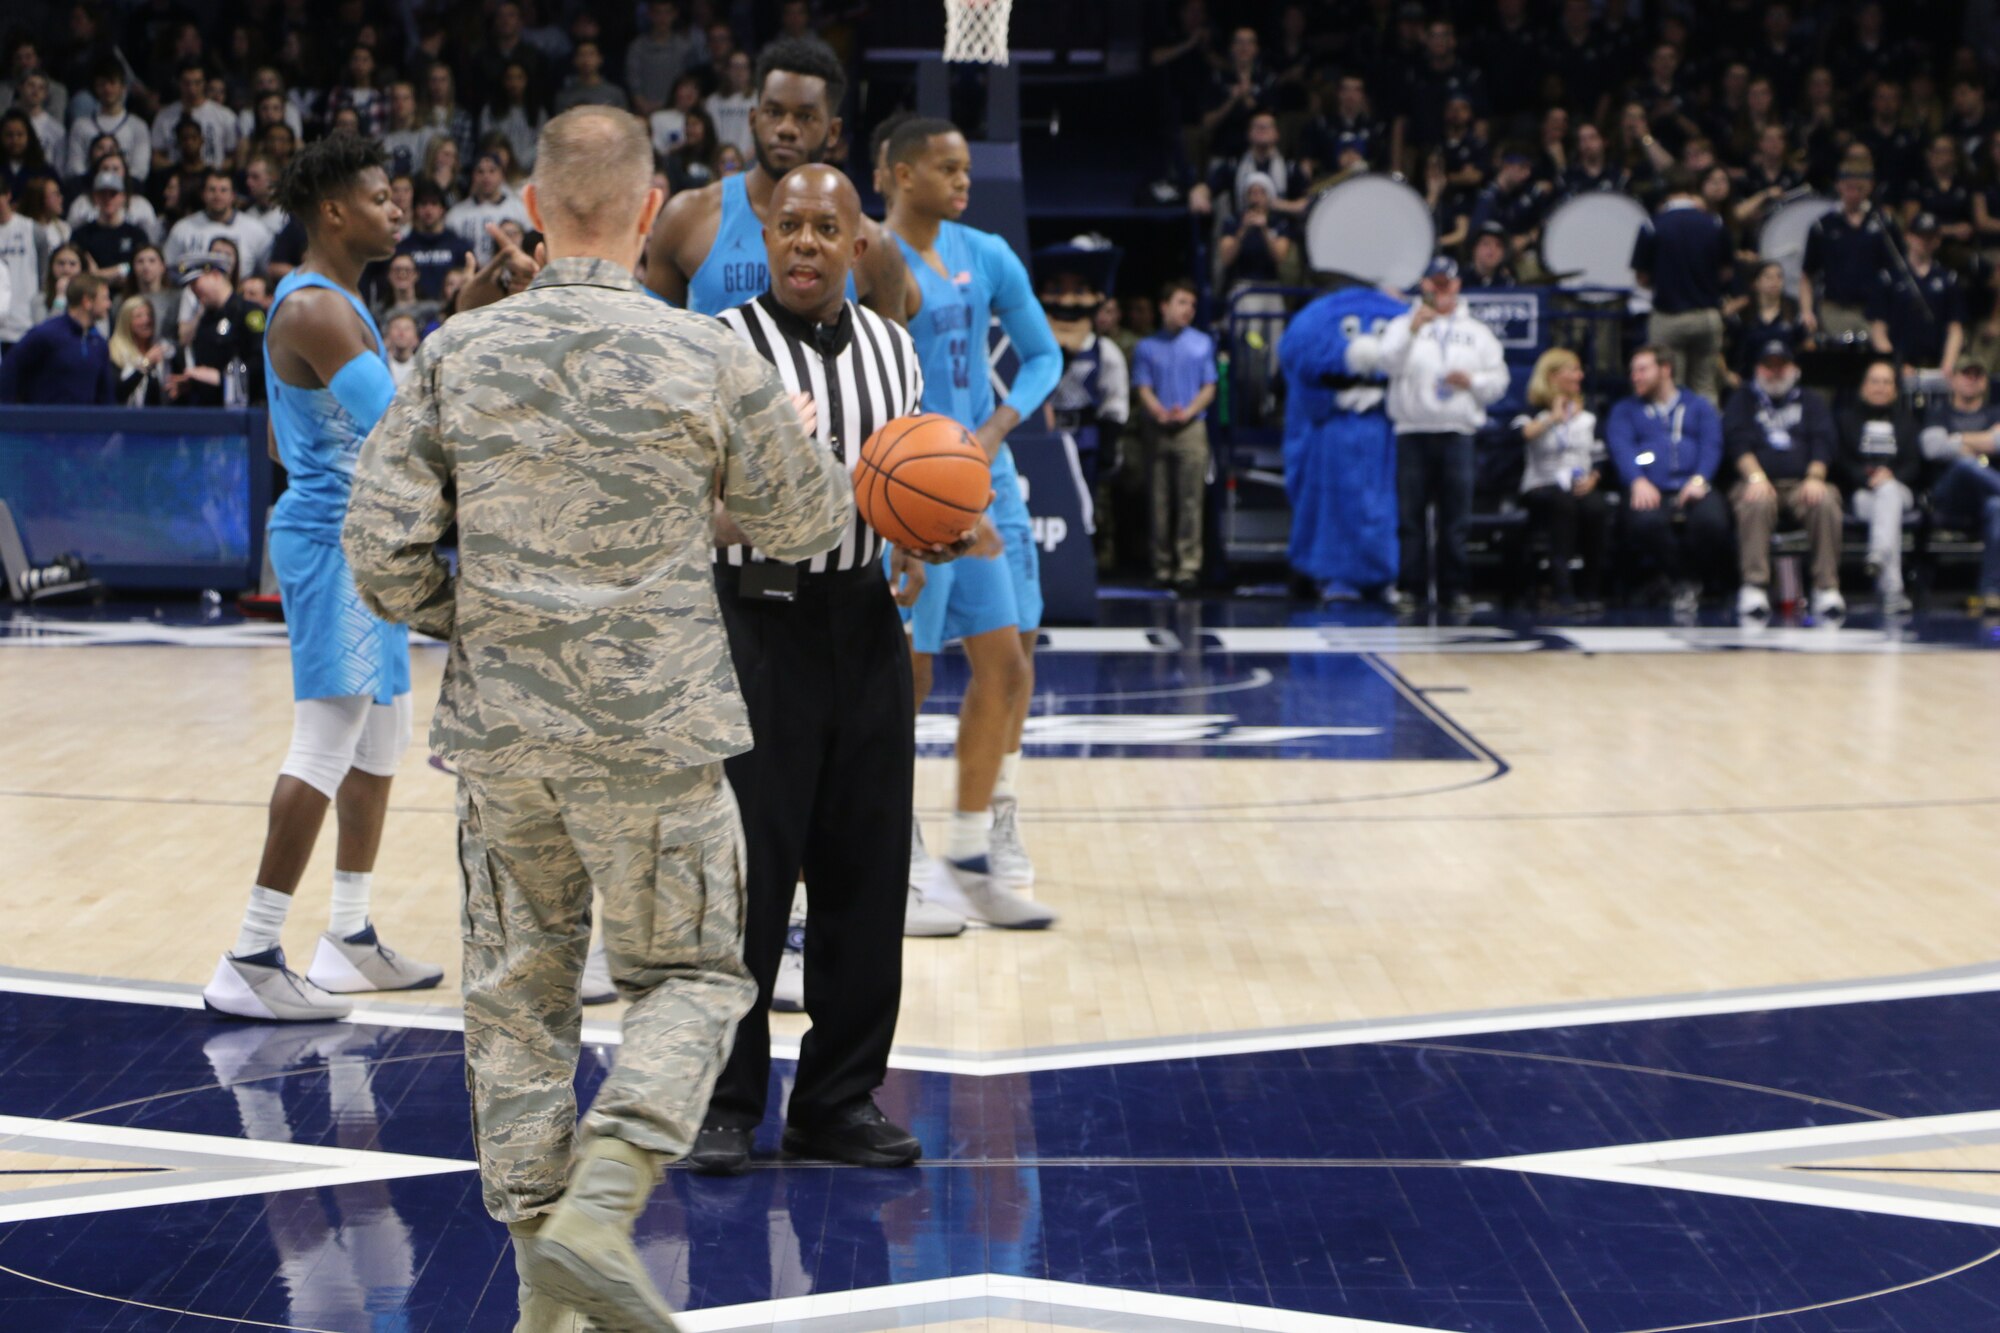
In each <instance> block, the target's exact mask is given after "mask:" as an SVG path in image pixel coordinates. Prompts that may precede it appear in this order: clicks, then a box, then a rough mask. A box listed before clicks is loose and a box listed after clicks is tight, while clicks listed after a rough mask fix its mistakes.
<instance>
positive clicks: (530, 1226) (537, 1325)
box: [507, 1216, 590, 1333]
mask: <svg viewBox="0 0 2000 1333" xmlns="http://www.w3.org/2000/svg"><path fill="white" fill-rule="evenodd" d="M542 1220H543V1219H542V1216H535V1217H529V1218H524V1219H523V1220H521V1221H519V1222H509V1223H508V1224H507V1234H508V1235H509V1236H512V1237H513V1238H514V1273H515V1276H516V1277H517V1279H518V1280H519V1282H520V1287H519V1290H517V1291H516V1292H515V1302H516V1304H518V1305H519V1306H520V1310H521V1314H520V1318H519V1319H517V1320H516V1321H515V1323H514V1333H590V1321H589V1320H587V1319H585V1318H584V1317H583V1316H582V1315H581V1314H579V1313H577V1312H576V1311H575V1310H572V1309H570V1308H569V1307H568V1306H567V1305H564V1304H563V1303H562V1302H561V1301H559V1300H556V1299H555V1298H554V1297H552V1296H545V1295H543V1294H542V1293H541V1292H539V1291H536V1290H535V1289H534V1288H533V1287H531V1286H529V1285H528V1279H527V1278H525V1277H522V1276H520V1275H521V1274H524V1273H526V1272H527V1271H528V1264H527V1256H528V1242H529V1241H530V1240H532V1239H534V1237H535V1234H536V1233H537V1232H539V1231H540V1230H541V1229H542Z"/></svg>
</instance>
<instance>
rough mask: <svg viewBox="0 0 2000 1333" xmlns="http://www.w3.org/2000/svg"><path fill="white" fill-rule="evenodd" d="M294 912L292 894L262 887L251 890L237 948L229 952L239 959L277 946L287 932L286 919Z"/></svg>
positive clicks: (239, 929) (237, 933) (238, 932)
mask: <svg viewBox="0 0 2000 1333" xmlns="http://www.w3.org/2000/svg"><path fill="white" fill-rule="evenodd" d="M291 910H292V895H291V894H289V893H279V892H278V891H277V890H276V889H267V888H265V887H264V886H263V885H262V884H259V885H258V886H257V887H256V888H254V889H252V890H250V903H249V905H248V906H247V907H245V908H244V909H243V924H242V925H240V926H238V927H237V928H236V947H235V948H233V949H231V950H230V951H229V952H230V953H232V954H234V955H236V956H237V957H238V958H248V957H250V956H251V955H252V954H259V953H263V952H264V951H265V950H266V949H275V948H277V947H278V941H279V939H280V938H281V937H282V936H283V935H284V933H285V917H286V916H287V915H288V914H289V913H290V912H291Z"/></svg>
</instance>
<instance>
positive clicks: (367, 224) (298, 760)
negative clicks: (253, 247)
mask: <svg viewBox="0 0 2000 1333" xmlns="http://www.w3.org/2000/svg"><path fill="white" fill-rule="evenodd" d="M279 197H280V200H281V202H282V206H283V207H284V208H285V209H286V211H287V212H289V213H290V214H291V215H292V216H293V217H295V218H298V219H299V220H300V221H301V222H302V223H303V224H304V226H305V229H306V236H307V242H306V255H305V262H304V263H303V264H301V265H300V266H299V267H298V268H296V269H294V270H293V271H292V272H291V273H289V274H287V275H286V276H285V279H284V281H282V282H280V283H279V284H278V290H277V292H276V295H275V297H274V299H273V300H272V302H271V312H270V324H269V332H268V333H267V334H266V336H265V340H264V362H265V367H264V373H265V376H266V379H267V382H268V386H269V390H270V393H269V397H270V422H271V433H272V443H273V447H274V451H275V453H276V455H277V457H278V458H279V460H280V461H281V462H283V463H284V465H285V471H286V472H287V474H288V475H289V477H290V486H289V488H288V489H287V490H286V491H285V494H284V495H283V496H282V497H281V498H280V499H279V501H278V504H277V507H276V509H275V511H274V512H273V514H272V517H271V524H270V536H269V543H270V553H271V564H272V567H273V568H274V569H275V570H276V571H277V575H278V586H279V589H280V591H281V592H282V594H283V598H284V607H285V621H286V625H287V628H288V630H289V633H290V637H291V650H292V694H293V698H294V700H295V701H296V702H295V703H294V705H293V710H294V711H293V722H292V744H291V750H290V752H289V753H288V754H287V755H286V756H285V762H284V765H283V766H282V767H281V768H280V769H279V777H278V782H277V786H276V788H275V789H274V790H273V791H272V793H271V808H270V821H269V827H268V830H267V833H266V835H265V840H264V852H263V858H262V860H261V862H260V863H259V865H258V869H257V886H256V887H255V888H254V889H252V890H251V891H250V902H249V906H248V907H247V908H246V910H245V912H244V916H243V923H242V926H241V929H240V930H239V932H238V934H237V939H236V944H235V947H234V948H232V949H231V950H230V951H229V952H228V953H226V954H224V955H223V956H222V959H221V961H220V962H218V963H217V964H216V968H215V975H214V977H213V979H211V980H210V982H209V983H208V986H207V987H206V988H205V989H204V990H203V992H202V998H203V999H204V1000H205V1001H206V1002H207V1005H208V1007H209V1008H210V1009H211V1010H214V1011H216V1012H218V1013H222V1014H227V1015H229V1016H231V1017H236V1018H252V1019H271V1020H279V1021H291V1022H324V1021H326V1020H329V1019H337V1018H341V1017H344V1016H345V1015H346V1014H347V1013H348V1012H349V1010H350V1008H351V1006H350V1003H349V1001H348V1000H347V999H346V998H344V997H345V995H347V994H351V993H354V992H360V991H385V990H412V989H418V988H422V987H427V986H435V985H437V983H438V981H439V979H440V978H441V977H443V975H444V969H443V968H441V967H438V966H437V965H435V964H432V963H419V962H416V961H414V960H412V959H408V958H404V957H402V956H401V955H399V954H397V953H396V952H395V951H394V950H392V949H390V948H388V947H387V946H386V945H384V944H383V943H382V942H381V940H380V938H379V937H378V936H377V935H376V933H375V926H374V923H373V922H372V921H371V920H370V919H369V914H368V908H369V896H370V888H371V880H372V877H373V872H374V869H375V854H376V851H377V849H378V847H379V846H380V845H381V841H382V822H383V819H384V817H385V815H386V814H387V812H388V806H389V784H390V780H391V779H392V778H393V777H394V776H395V773H396V768H397V765H398V763H399V761H400V760H401V759H402V756H403V752H404V750H405V749H407V748H408V746H409V743H410V647H409V635H408V633H407V631H405V630H404V629H403V627H402V626H400V625H389V624H386V623H384V622H383V621H380V620H377V619H376V618H375V617H374V616H373V615H371V614H370V613H369V611H368V609H367V608H366V607H365V606H363V605H362V604H361V598H360V596H359V594H358V593H356V591H355V588H354V578H353V575H352V574H351V573H350V572H349V571H348V567H347V560H346V557H345V556H344V555H343V553H342V551H341V548H340V530H341V523H342V522H343V520H345V518H346V517H347V497H348V489H349V486H350V484H351V482H352V478H353V473H354V464H355V460H356V458H357V457H358V456H359V454H360V452H361V442H362V440H363V439H365V438H366V437H367V435H368V432H369V430H370V429H371V428H372V427H373V426H374V424H375V422H376V420H377V419H378V418H379V417H381V415H382V413H383V412H384V411H385V410H386V409H387V408H388V406H389V400H390V399H391V398H393V397H394V396H395V392H396V390H395V383H394V381H393V380H391V378H390V376H389V366H388V362H387V361H385V360H384V359H383V349H382V335H381V332H380V330H378V329H377V328H376V327H375V321H374V320H373V319H372V318H370V317H369V314H368V307H367V306H366V305H364V304H362V301H361V298H360V297H359V296H358V295H356V289H357V288H358V287H359V285H360V281H361V271H362V269H363V267H364V266H366V265H367V264H368V263H369V262H370V261H373V260H386V259H387V258H388V257H389V256H390V255H392V254H394V253H395V250H396V224H397V223H398V222H399V221H401V212H400V211H399V210H398V209H397V207H396V205H395V203H394V202H393V201H392V200H391V199H390V197H389V177H388V173H387V171H386V170H385V169H384V158H383V156H382V153H381V150H380V149H379V148H377V147H376V146H375V145H374V144H371V143H368V142H367V141H365V140H362V139H358V138H356V137H354V136H352V135H343V134H336V135H332V136H330V137H328V138H326V139H324V140H322V141H320V142H319V143H316V144H313V145H312V146H310V147H308V148H306V149H304V150H302V151H301V152H300V153H299V154H298V156H297V157H295V158H294V159H293V160H292V162H291V164H290V166H289V167H288V168H287V169H286V172H285V178H284V181H283V183H282V184H281V186H280V190H279ZM329 805H332V806H333V807H334V810H335V818H336V819H337V820H338V825H339V848H338V851H337V853H336V855H335V859H334V876H333V911H332V914H331V917H330V919H329V921H328V924H327V929H326V931H325V932H324V933H323V934H321V935H320V937H319V945H318V948H317V950H316V952H315V953H314V955H313V960H312V964H311V966H310V967H308V968H307V970H306V974H305V976H303V977H301V976H300V975H299V974H298V973H296V972H293V971H292V970H291V969H290V968H288V967H287V966H286V965H285V954H284V950H283V949H282V948H281V947H280V945H279V934H280V932H281V931H282V929H283V927H284V924H285V917H286V915H287V913H288V911H289V909H290V907H291V903H292V895H293V894H294V892H296V890H297V889H298V885H299V879H300V878H301V876H303V875H304V873H305V868H306V862H307V860H308V859H309V858H310V857H311V856H312V850H313V844H314V843H315V842H317V841H318V838H319V830H320V825H321V824H322V823H324V822H325V820H326V812H327V807H328V806H329Z"/></svg>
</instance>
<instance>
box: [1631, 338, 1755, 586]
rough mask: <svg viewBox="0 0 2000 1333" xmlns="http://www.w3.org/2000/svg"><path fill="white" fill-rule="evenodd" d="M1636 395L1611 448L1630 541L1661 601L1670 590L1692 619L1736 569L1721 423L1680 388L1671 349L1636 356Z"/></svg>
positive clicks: (1707, 404)
mask: <svg viewBox="0 0 2000 1333" xmlns="http://www.w3.org/2000/svg"><path fill="white" fill-rule="evenodd" d="M1631 374H1632V396H1631V397H1630V398H1626V399H1623V400H1621V401H1620V402H1618V403H1617V404H1616V405H1615V406H1613V407H1612V409H1611V415H1610V418H1609V419H1608V420H1607V421H1606V422H1605V426H1604V444H1605V448H1606V449H1607V450H1608V451H1609V452H1610V454H1611V463H1612V466H1613V467H1614V468H1616V469H1617V473H1618V479H1619V482H1620V483H1621V484H1622V485H1623V486H1624V488H1625V541H1626V544H1627V545H1628V546H1630V547H1631V549H1632V551H1633V553H1634V554H1635V555H1636V556H1637V557H1638V560H1639V563H1640V564H1641V565H1642V566H1643V567H1644V568H1645V571H1646V573H1647V574H1648V576H1649V577H1650V580H1651V583H1650V585H1649V592H1650V593H1651V595H1652V596H1654V597H1655V598H1657V596H1658V594H1659V592H1660V590H1661V589H1663V588H1664V587H1666V586H1668V585H1671V587H1672V590H1673V604H1674V611H1675V614H1676V615H1680V616H1689V615H1692V614H1693V613H1694V611H1695V609H1696V607H1697V606H1698V604H1699V602H1700V598H1701V589H1702V585H1703V584H1704V583H1706V584H1708V585H1709V586H1710V587H1720V586H1723V585H1724V584H1725V583H1726V581H1727V579H1728V578H1729V571H1730V566H1731V565H1732V564H1733V563H1734V558H1735V554H1736V553H1735V550H1734V547H1733V544H1732V536H1731V532H1730V525H1729V506H1728V505H1727V504H1725V503H1724V502H1723V499H1722V497H1721V496H1720V495H1719V494H1717V493H1716V490H1715V477H1716V475H1717V473H1718V472H1720V471H1721V468H1722V418H1721V417H1720V416H1719V415H1717V413H1716V410H1715V407H1714V405H1713V404H1711V403H1710V402H1709V401H1708V400H1707V399H1706V398H1703V397H1702V396H1701V395H1700V394H1697V393H1690V392H1688V391H1687V390H1684V389H1682V388H1681V387H1680V386H1679V385H1677V384H1676V383H1674V368H1673V362H1672V361H1671V360H1670V359H1669V358H1668V355H1667V352H1666V350H1665V349H1664V348H1661V347H1658V346H1656V345H1653V344H1650V343H1649V344H1647V345H1646V346H1644V347H1641V348H1640V349H1639V350H1638V351H1636V352H1634V353H1633V354H1632V362H1631Z"/></svg>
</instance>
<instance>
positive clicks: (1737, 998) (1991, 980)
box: [0, 964, 2000, 1078]
mask: <svg viewBox="0 0 2000 1333" xmlns="http://www.w3.org/2000/svg"><path fill="white" fill-rule="evenodd" d="M9 991H11V992H14V993H17V994H22V995H52V996H58V997H62V998H73V999H88V1000H106V1001H115V1002H118V1003H124V1004H154V1005H162V1006H166V1007H169V1008H176V1009H198V1008H200V1007H201V996H200V992H199V991H198V990H197V989H196V988H194V987H171V988H169V987H165V986H163V985H160V984H158V983H156V984H154V985H150V986H148V985H131V984H124V983H120V982H116V981H107V980H102V979H94V978H72V977H64V976H58V975H52V974H45V973H36V972H27V971H21V970H15V969H0V993H5V992H9ZM1995 991H2000V964H1995V965H1993V966H1989V967H1981V968H1976V969H1965V970H1956V971H1952V972H1943V973H1929V974H1924V975H1919V976H1905V977H1885V978H1877V979H1872V980H1868V979H1864V980H1856V981H1840V982H1829V983H1826V984H1824V985H1810V986H1797V987H1777V988H1773V989H1768V990H1738V991H1720V992H1714V993H1710V994H1705V995H1680V996H1662V997H1655V998H1649V999H1636V1000H1613V1001H1598V1002H1595V1003H1590V1004H1581V1005H1570V1006H1548V1007H1541V1008H1520V1009H1500V1010H1490V1011H1484V1012H1479V1011H1475V1012H1468V1013H1457V1014H1435V1015H1420V1016H1414V1017H1410V1018H1399V1019H1384V1020H1364V1021H1361V1022H1356V1023H1346V1024H1332V1025H1328V1026H1313V1027H1298V1028H1273V1029H1266V1030H1259V1031H1252V1032H1240V1033H1221V1034H1217V1035H1215V1036H1199V1037H1175V1038H1163V1039H1159V1040H1150V1039H1147V1040H1138V1041H1130V1042H1110V1043H1098V1044H1083V1045H1077V1046H1066V1047H1050V1048H1046V1049H1037V1050H1028V1051H995V1052H992V1053H981V1052H958V1051H936V1050H927V1049H922V1048H907V1047H906V1048H902V1049H898V1050H895V1051H892V1052H891V1053H890V1056H889V1067H890V1068H892V1069H903V1070H909V1071H913V1072H917V1073H938V1074H962V1075H967V1076H970V1077H974V1078H979V1077H997V1076H1001V1075H1007V1074H1032V1073H1040V1072H1042V1071H1045V1070H1060V1069H1087V1068H1095V1067H1097V1066H1101V1065H1128V1064H1147V1063H1152V1062H1155V1061H1160V1060H1193V1059H1202V1058H1206V1057H1212V1056H1221V1055H1258V1054H1264V1053H1267V1052H1273V1051H1298V1050H1316V1049H1323V1048H1327V1047H1334V1046H1364V1045H1371V1044H1375V1043H1380V1042H1396V1041H1422V1040H1429V1039H1432V1038H1437V1037H1467V1036H1490V1035H1493V1034H1497V1033H1503V1032H1535V1031H1541V1030H1543V1029H1547V1028H1562V1027H1595V1026H1601V1025H1603V1024H1606V1023H1642V1022H1653V1021H1658V1020H1661V1019H1670V1018H1701V1017H1708V1016H1711V1015H1718V1014H1740V1013H1771V1012H1776V1011H1779V1010H1786V1009H1814V1008H1822V1007H1825V1006H1828V1005H1838V1004H1876V1003H1884V1002H1888V1001H1894V1000H1919V999H1934V998H1937V997H1941V996H1947V995H1981V994H1991V993H1993V992H1995ZM346 1021H348V1022H353V1023H364V1024H369V1025H372V1026H377V1027H401V1028H425V1029H429V1030H432V1031H438V1032H460V1031H463V1030H464V1027H465V1021H464V1018H463V1016H462V1015H461V1014H460V1013H459V1012H458V1011H457V1010H455V1009H444V1008H436V1009H422V1008H417V1007H414V1006H394V1007H391V1006H387V1005H360V1006H357V1007H356V1009H355V1011H354V1016H353V1017H352V1018H351V1019H348V1020H346ZM583 1040H584V1041H585V1042H586V1043H587V1044H590V1045H597V1046H610V1045H617V1044H619V1042H620V1041H621V1040H622V1037H621V1034H620V1031H619V1028H618V1026H617V1025H616V1024H615V1023H586V1024H584V1028H583ZM797 1051H798V1044H797V1042H795V1041H786V1040H781V1039H774V1040H773V1041H772V1043H771V1053H772V1054H773V1055H776V1056H779V1057H780V1058H782V1059H790V1058H792V1057H793V1056H795V1055H796V1054H797Z"/></svg>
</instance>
